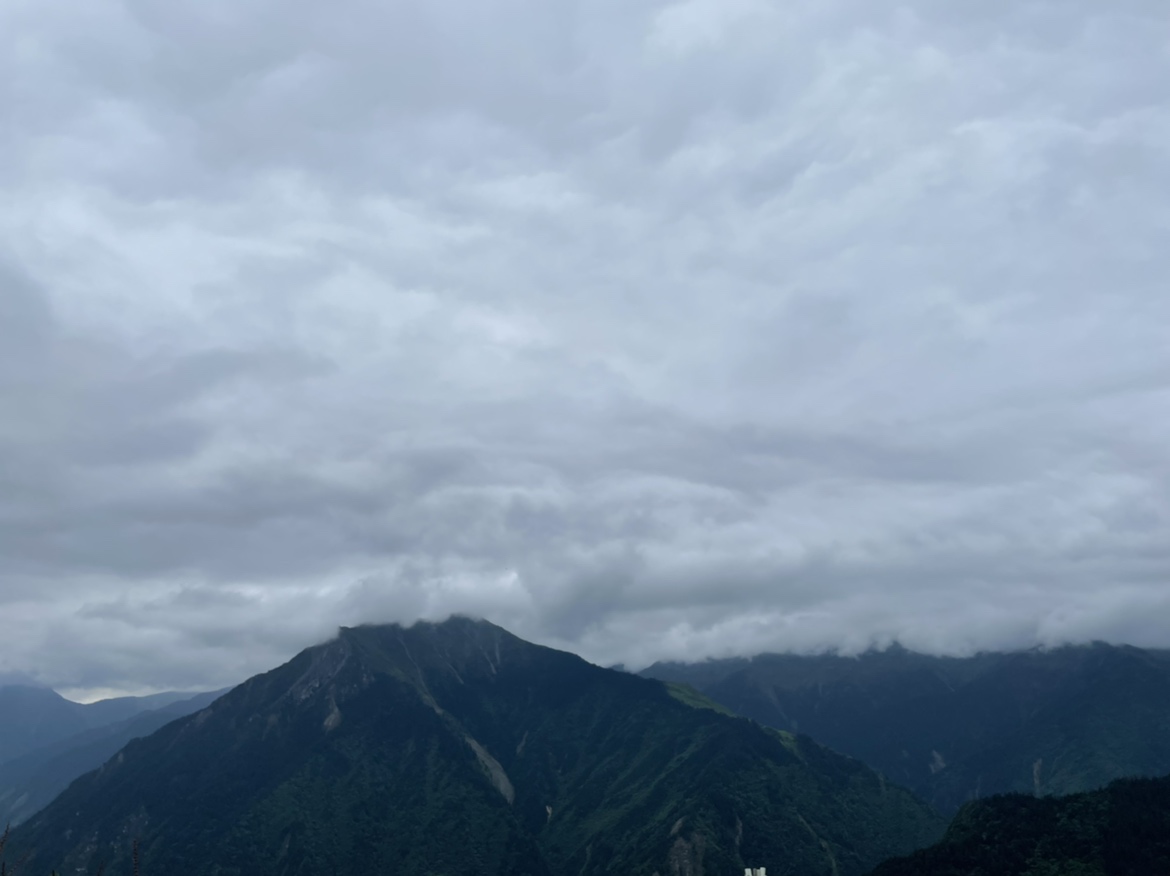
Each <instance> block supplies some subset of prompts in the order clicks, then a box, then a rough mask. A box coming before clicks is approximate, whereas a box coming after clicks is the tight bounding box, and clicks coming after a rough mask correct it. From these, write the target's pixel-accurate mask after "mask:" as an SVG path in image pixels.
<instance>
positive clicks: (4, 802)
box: [0, 689, 226, 826]
mask: <svg viewBox="0 0 1170 876" xmlns="http://www.w3.org/2000/svg"><path fill="white" fill-rule="evenodd" d="M224 693H226V689H225V690H222V691H215V692H212V693H203V694H196V695H195V696H191V695H189V694H178V693H170V694H158V695H156V696H152V697H137V698H130V699H133V700H134V702H133V703H127V702H126V701H125V700H107V701H104V703H107V704H113V707H112V708H111V707H110V706H109V705H106V706H105V708H99V709H97V710H94V709H92V708H87V710H86V715H87V717H89V718H90V719H91V720H93V719H94V717H95V716H94V711H97V713H98V715H101V716H103V717H106V718H108V717H116V716H117V715H118V714H120V713H124V712H125V711H127V710H128V708H129V707H130V706H135V707H137V706H144V707H150V706H153V708H144V709H143V710H142V711H139V712H137V713H136V714H134V715H133V716H132V717H129V718H125V719H123V720H115V721H113V722H111V723H105V724H101V725H99V726H96V727H94V728H92V729H89V730H83V731H81V732H80V733H75V734H74V735H72V736H66V737H65V738H64V739H58V740H56V741H54V742H50V743H48V744H47V745H42V746H41V747H39V748H34V749H33V750H32V751H28V752H25V753H24V754H22V755H21V756H20V757H17V758H14V759H12V760H9V761H7V762H6V763H0V825H5V824H7V825H12V826H15V825H18V824H20V823H21V822H22V821H24V820H25V819H27V818H28V817H29V816H30V815H32V814H33V813H34V812H37V811H38V810H39V809H41V808H42V807H44V806H45V805H47V804H48V803H49V802H50V801H51V800H52V799H53V798H54V797H56V796H57V795H58V794H59V793H61V792H62V791H64V790H65V789H66V788H67V787H69V784H70V782H72V781H73V780H74V779H76V778H77V777H78V776H81V775H84V774H85V773H87V772H89V771H90V770H95V769H97V768H98V767H100V766H101V765H102V764H103V763H105V762H106V761H107V760H109V758H111V757H113V756H114V755H115V754H116V753H117V752H118V751H119V750H120V749H122V748H123V747H124V746H125V745H126V744H127V743H128V742H130V741H131V740H133V739H137V738H139V737H141V736H149V735H150V734H151V733H153V732H154V731H155V730H158V729H159V728H160V727H163V726H165V725H166V724H169V723H170V722H171V721H174V720H175V719H176V718H181V717H183V716H184V715H189V714H192V713H193V712H197V711H199V710H200V709H202V708H204V707H206V706H208V705H210V704H211V703H212V702H213V701H215V700H216V699H217V698H218V697H220V696H221V695H222V694H224ZM2 697H3V690H0V698H2ZM176 698H178V699H176ZM42 701H44V700H42ZM74 705H76V704H74ZM92 705H93V706H98V707H101V706H103V702H98V703H94V704H92ZM26 717H27V716H26Z"/></svg>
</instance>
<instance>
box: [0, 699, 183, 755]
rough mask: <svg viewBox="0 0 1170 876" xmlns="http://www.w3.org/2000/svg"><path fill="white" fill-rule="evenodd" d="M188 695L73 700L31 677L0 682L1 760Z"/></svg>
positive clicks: (156, 707) (121, 719)
mask: <svg viewBox="0 0 1170 876" xmlns="http://www.w3.org/2000/svg"><path fill="white" fill-rule="evenodd" d="M190 696H192V694H189V693H187V694H181V693H174V692H168V693H161V694H154V695H152V696H146V697H118V698H116V699H110V700H99V701H98V702H96V703H75V702H72V701H71V700H67V699H65V697H63V696H61V695H60V694H59V693H57V692H56V691H54V690H51V689H49V688H47V687H41V686H39V685H37V684H35V683H34V682H32V681H25V680H20V681H19V682H18V683H5V684H0V764H2V763H5V762H7V761H11V760H15V759H16V758H18V757H22V756H24V755H25V754H27V753H29V752H30V751H33V750H34V749H37V748H40V747H42V746H45V745H50V744H52V743H54V742H57V741H59V740H63V739H66V738H67V737H70V736H73V735H75V734H78V733H84V732H85V731H87V730H94V729H96V728H99V727H105V726H107V725H110V724H116V723H119V722H121V721H125V720H127V719H129V718H132V717H133V716H135V715H138V714H141V713H143V712H146V711H149V710H152V709H158V708H163V707H165V706H168V705H170V704H172V703H174V702H177V701H179V700H183V699H187V698H188V697H190Z"/></svg>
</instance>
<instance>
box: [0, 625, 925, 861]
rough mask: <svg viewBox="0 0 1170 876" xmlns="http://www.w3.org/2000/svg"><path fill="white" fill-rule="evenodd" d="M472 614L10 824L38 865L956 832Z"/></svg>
mask: <svg viewBox="0 0 1170 876" xmlns="http://www.w3.org/2000/svg"><path fill="white" fill-rule="evenodd" d="M705 705H706V703H705V701H704V700H702V698H699V697H696V695H694V694H693V693H690V694H684V693H683V692H681V691H678V690H674V691H672V690H671V688H669V687H668V686H666V685H664V684H662V683H660V682H656V681H651V680H647V679H642V678H638V677H636V676H630V675H626V674H623V673H619V672H614V671H610V670H605V669H601V668H599V667H596V666H593V665H591V664H589V663H586V662H585V661H583V660H581V659H579V658H577V657H575V656H573V655H571V654H566V653H562V652H558V651H554V650H551V649H548V648H542V647H538V646H535V645H531V644H529V643H526V642H523V641H521V640H519V639H517V638H515V637H514V636H511V635H509V634H508V633H507V632H505V631H504V630H501V629H500V628H498V627H495V626H492V625H491V624H488V623H485V622H474V621H469V620H465V619H453V620H451V621H448V622H446V623H443V624H437V625H435V624H418V625H416V626H414V627H410V628H406V629H404V628H401V627H397V626H388V627H369V628H359V629H346V630H343V631H342V632H341V634H340V636H339V637H338V638H337V639H335V640H333V641H331V642H328V643H326V644H324V645H321V646H318V647H315V648H311V649H308V650H306V651H304V652H302V653H301V654H300V655H298V656H297V657H296V658H294V659H293V660H292V661H290V662H289V663H287V664H285V665H284V666H282V667H280V668H278V669H276V670H273V671H272V672H269V673H266V674H264V675H260V676H257V677H255V678H253V679H251V680H249V681H248V682H246V683H244V684H243V685H241V686H239V687H238V688H236V689H235V690H233V691H232V692H231V693H229V694H227V695H226V696H224V697H222V698H220V699H219V700H217V701H216V702H215V703H214V704H213V705H212V706H211V707H210V708H208V709H205V710H203V711H202V712H199V713H198V714H196V715H193V716H190V717H188V718H185V719H182V720H179V721H176V722H174V723H172V724H169V725H168V726H166V727H164V728H163V729H161V730H159V731H158V732H156V733H155V734H153V735H152V736H150V737H148V738H145V739H140V740H137V741H135V742H132V743H131V744H130V745H128V746H127V747H126V748H125V749H124V750H123V751H122V752H120V753H119V754H118V755H117V756H116V757H114V758H113V759H112V760H111V761H110V762H109V763H107V764H106V765H105V766H104V767H103V768H102V769H101V770H99V771H97V772H95V773H91V774H90V775H88V776H86V777H84V778H82V779H80V780H78V781H77V782H75V783H74V784H73V785H72V786H71V787H70V788H69V789H68V790H67V791H66V792H65V793H64V794H62V795H61V797H59V798H58V799H57V800H56V801H55V802H54V803H53V804H51V805H50V806H49V807H48V808H47V809H45V810H44V811H43V812H41V813H40V814H39V815H37V816H35V817H34V818H33V819H31V820H30V821H29V822H28V823H27V824H26V825H24V826H22V827H21V828H19V829H18V830H17V831H15V832H14V835H13V844H14V845H15V847H17V848H18V849H19V850H21V851H22V853H23V852H30V851H31V852H32V853H33V855H34V857H33V858H32V860H31V864H32V865H33V866H34V867H35V869H36V870H38V871H45V872H47V871H48V870H49V869H50V868H57V869H59V870H63V871H66V872H70V873H95V872H96V871H97V868H98V867H99V865H101V864H103V863H105V864H106V865H107V866H108V867H112V868H113V870H117V869H119V868H121V869H125V868H126V865H127V863H128V860H127V856H128V853H129V848H128V839H129V838H130V837H135V836H138V837H141V839H142V854H143V867H144V870H145V871H146V872H148V873H155V874H158V873H178V872H182V873H185V874H191V876H204V874H207V876H210V874H219V876H228V874H244V873H247V874H249V876H265V874H271V876H285V874H296V873H318V872H337V873H357V872H371V873H379V872H385V873H391V872H392V873H395V874H406V876H410V874H427V873H445V874H472V873H499V874H558V876H559V874H565V876H568V874H573V876H577V874H603V873H619V872H621V873H635V874H638V873H641V874H646V876H650V874H652V873H660V874H668V873H669V874H676V873H677V874H683V873H694V874H699V873H723V872H743V867H744V866H748V865H752V866H769V867H771V868H773V869H772V872H774V873H784V872H799V873H802V874H825V876H830V874H840V876H849V874H859V873H861V872H863V871H865V870H867V869H869V868H871V867H872V866H874V865H875V864H876V863H878V862H879V861H881V860H883V859H885V858H886V857H889V856H890V855H892V854H897V853H904V852H907V851H910V850H912V849H914V848H917V847H921V846H922V845H924V844H925V843H928V842H931V841H933V840H934V839H936V838H937V837H938V836H939V835H941V830H942V824H941V822H940V819H939V818H938V817H937V816H936V815H935V814H933V813H932V812H931V811H930V810H929V809H927V808H926V807H925V806H924V805H923V804H921V803H920V802H919V801H917V800H916V799H914V798H913V797H912V796H911V795H910V794H909V793H907V792H905V791H903V790H902V789H900V788H897V787H895V786H893V785H890V784H888V783H887V782H885V781H884V780H882V779H881V778H879V777H878V776H877V775H875V774H874V773H873V772H872V771H871V770H869V769H868V768H866V767H864V766H863V765H862V764H860V763H859V762H857V761H854V760H851V759H849V758H845V757H842V756H840V755H837V754H834V753H832V752H830V751H828V750H827V749H824V748H822V747H820V746H818V745H816V744H815V743H812V742H811V741H810V740H808V739H805V738H798V737H794V736H792V735H789V734H784V733H780V732H777V731H774V730H769V729H765V728H763V727H761V726H759V725H757V724H754V723H752V722H750V721H746V720H744V719H741V718H735V717H730V716H727V715H724V714H720V713H719V712H718V711H716V710H714V709H711V708H706V707H705Z"/></svg>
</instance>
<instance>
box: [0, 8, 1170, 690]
mask: <svg viewBox="0 0 1170 876" xmlns="http://www.w3.org/2000/svg"><path fill="white" fill-rule="evenodd" d="M1166 23H1167V14H1166V11H1165V10H1164V9H1163V8H1162V5H1161V4H1159V3H1156V2H1153V0H1125V2H1121V3H1116V4H1112V5H1111V6H1109V7H1108V8H1107V9H1105V8H1102V7H1101V6H1100V4H1090V3H1087V2H1073V3H1069V2H1065V3H1049V2H1044V0H1024V2H1013V3H1007V2H1004V3H999V2H995V3H986V2H984V3H951V4H948V5H946V6H945V8H944V7H942V6H938V5H937V4H927V3H910V4H906V3H892V2H884V0H882V2H876V3H875V2H862V0H834V2H830V3H804V4H803V5H802V4H795V5H794V4H791V3H790V4H781V3H775V2H771V0H720V2H714V0H684V2H676V3H668V2H664V0H638V2H628V0H626V2H621V3H617V2H602V3H588V4H586V3H576V2H571V0H558V2H535V0H493V2H489V3H479V4H472V3H467V2H455V0H438V2H430V3H426V4H421V3H415V2H396V3H389V4H387V3H366V2H363V0H352V2H347V3H345V4H343V5H342V6H340V7H338V6H332V7H329V8H328V9H325V8H324V7H320V6H318V5H313V4H307V3H300V2H297V3H291V4H290V3H281V4H275V3H271V2H264V0H249V2H242V3H241V2H235V3H218V2H212V3H202V4H194V5H192V4H185V5H176V4H173V3H164V2H156V0H122V2H114V0H100V2H90V3H84V4H80V3H70V4H65V5H64V6H63V5H61V4H57V5H55V6H46V5H45V4H39V5H38V4H31V3H16V4H9V6H8V7H6V8H5V10H4V11H2V12H0V59H2V60H0V64H2V65H3V67H2V68H0V104H2V105H3V110H4V113H5V116H6V118H7V119H9V120H10V123H9V124H7V125H5V126H3V127H0V153H2V154H4V155H5V156H6V160H5V161H4V162H3V163H0V187H2V192H0V194H2V197H0V232H2V233H3V237H2V238H0V240H2V241H3V244H2V246H3V249H2V250H0V256H2V258H0V411H2V412H3V416H2V417H0V613H2V614H3V616H4V617H5V618H6V619H7V620H9V623H7V624H6V625H5V626H6V639H5V648H4V649H3V651H2V652H0V672H30V673H33V674H35V675H36V676H37V677H39V678H41V679H43V680H44V681H46V682H49V683H52V684H55V685H59V686H64V687H70V688H77V689H99V688H100V689H106V688H115V689H132V690H136V689H149V688H155V687H196V686H209V687H210V686H214V685H220V684H225V683H229V682H232V681H234V680H237V679H238V678H240V677H242V676H244V675H246V674H249V673H251V672H255V671H259V670H261V669H264V668H267V667H268V666H270V665H272V664H274V663H276V662H278V661H280V660H281V659H284V658H285V657H287V656H288V655H289V654H290V653H292V652H293V651H294V650H296V649H297V648H299V647H301V646H303V645H305V644H308V643H311V642H313V641H315V640H318V639H320V638H323V637H324V636H326V635H328V634H329V632H330V631H331V630H332V629H333V628H334V627H335V626H336V625H337V624H354V623H361V622H364V621H380V620H410V619H412V618H416V617H441V616H444V615H445V614H447V613H449V612H452V611H463V612H469V613H475V614H482V615H485V616H489V617H491V618H493V619H495V620H497V621H498V622H500V623H503V624H505V625H507V626H510V627H511V628H513V629H514V630H515V631H517V632H518V633H521V634H523V635H527V636H530V637H533V638H535V639H538V640H540V641H545V642H549V643H552V644H557V645H561V646H564V647H571V648H574V649H577V650H580V651H581V652H582V653H584V654H586V656H589V657H591V658H593V659H596V660H598V661H599V662H616V661H619V660H624V661H626V662H630V663H639V662H645V661H649V660H652V659H656V658H661V657H675V658H678V657H692V658H693V657H699V656H703V655H706V654H730V653H750V652H753V651H759V650H765V649H772V650H775V649H785V648H794V649H802V650H807V649H823V648H833V647H837V648H845V649H858V648H864V647H867V646H868V645H870V644H872V643H882V642H887V641H890V640H892V639H895V638H897V639H900V640H902V641H903V642H905V643H906V644H907V645H911V646H915V647H920V648H925V649H929V650H934V651H945V652H964V651H969V650H972V649H976V648H980V647H1008V646H1017V645H1027V644H1033V643H1036V642H1041V643H1048V642H1059V641H1065V640H1073V641H1076V640H1083V639H1089V638H1093V637H1103V638H1109V639H1113V640H1125V641H1133V642H1135V643H1137V644H1148V645H1170V638H1168V636H1170V634H1167V633H1166V632H1165V625H1164V624H1159V623H1155V620H1154V619H1156V618H1158V617H1163V616H1165V613H1166V609H1167V608H1168V607H1170V606H1168V604H1167V603H1168V601H1170V556H1168V553H1167V549H1166V547H1165V546H1166V544H1167V543H1170V541H1168V538H1167V536H1168V535H1170V512H1168V511H1167V509H1168V508H1170V501H1168V500H1170V462H1168V461H1167V457H1166V454H1165V451H1164V448H1165V446H1166V443H1167V438H1168V437H1170V436H1168V435H1167V427H1168V420H1167V416H1166V414H1165V412H1164V411H1165V409H1166V408H1167V405H1166V398H1167V391H1168V389H1170V352H1168V351H1170V329H1168V328H1167V326H1170V297H1167V295H1166V294H1165V291H1164V286H1165V278H1166V277H1167V276H1170V256H1167V255H1166V252H1165V249H1166V248H1165V246H1164V241H1165V240H1166V238H1167V234H1168V232H1170V206H1167V205H1170V197H1167V196H1168V195H1170V147H1168V146H1167V144H1168V143H1170V104H1168V102H1167V101H1166V99H1165V96H1164V93H1163V92H1164V88H1162V87H1160V83H1163V82H1165V81H1166V80H1167V78H1168V77H1170V69H1167V68H1168V66H1170V59H1168V58H1167V56H1166V54H1165V52H1164V51H1163V50H1162V48H1163V47H1162V45H1161V42H1160V39H1161V37H1160V34H1161V33H1162V32H1164V30H1165V24H1166Z"/></svg>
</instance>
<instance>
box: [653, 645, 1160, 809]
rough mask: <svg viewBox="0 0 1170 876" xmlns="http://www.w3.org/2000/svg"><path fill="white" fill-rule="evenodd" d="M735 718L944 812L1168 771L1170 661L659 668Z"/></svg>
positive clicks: (1126, 651) (789, 661)
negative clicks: (801, 737) (856, 762)
mask: <svg viewBox="0 0 1170 876" xmlns="http://www.w3.org/2000/svg"><path fill="white" fill-rule="evenodd" d="M643 675H645V676H647V677H652V678H660V679H667V680H672V681H679V682H685V683H687V684H690V685H692V686H694V687H695V688H696V689H698V690H700V691H701V692H703V693H704V694H706V695H707V696H709V697H711V699H713V700H715V701H716V702H719V703H721V704H723V705H724V706H726V707H727V708H729V709H731V710H732V711H734V712H736V713H738V714H742V715H746V716H748V717H751V718H754V719H755V720H757V721H760V722H761V723H764V724H768V725H770V726H772V727H777V728H780V729H783V730H790V731H799V732H802V733H807V734H809V735H810V736H812V737H813V738H814V739H816V740H817V741H818V742H821V743H823V744H825V745H828V746H829V747H831V748H833V749H835V750H837V751H840V752H843V753H845V754H849V755H851V756H853V757H856V758H858V759H860V760H863V761H864V762H865V763H867V764H869V765H870V766H871V767H873V768H874V769H877V770H878V771H880V772H881V773H883V774H884V775H885V776H886V777H887V778H889V779H891V780H893V781H896V782H899V783H901V784H904V785H906V786H907V787H909V788H910V789H912V790H914V791H916V792H917V793H918V794H920V795H921V796H922V797H924V798H925V799H927V800H928V801H930V802H931V803H932V804H933V805H935V806H936V807H937V808H938V809H939V810H940V811H943V812H945V813H953V812H954V811H955V810H957V809H958V808H959V806H960V805H962V803H963V802H965V801H967V800H970V799H975V798H979V797H984V796H989V795H991V794H995V793H1001V792H1011V791H1015V792H1029V793H1038V794H1067V793H1072V792H1077V791H1083V790H1089V789H1092V788H1097V787H1101V786H1103V785H1104V784H1106V783H1108V782H1109V781H1112V780H1113V779H1117V778H1122V777H1125V776H1131V775H1142V776H1157V775H1162V774H1165V773H1170V652H1165V651H1146V650H1142V649H1139V648H1132V647H1124V646H1122V647H1118V646H1111V645H1104V644H1094V645H1090V646H1081V647H1065V648H1057V649H1053V650H1033V651H1025V652H1016V653H999V654H980V655H978V656H975V657H970V658H947V657H930V656H926V655H923V654H916V653H913V652H910V651H907V650H905V649H903V648H898V647H895V648H891V649H889V650H887V651H883V652H871V653H867V654H862V655H861V656H859V657H839V656H835V655H820V656H796V655H764V656H760V657H756V658H755V659H752V660H743V659H740V660H720V661H710V662H707V663H700V664H694V665H685V664H656V665H655V666H651V667H650V668H649V669H647V670H645V671H644V672H643Z"/></svg>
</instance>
